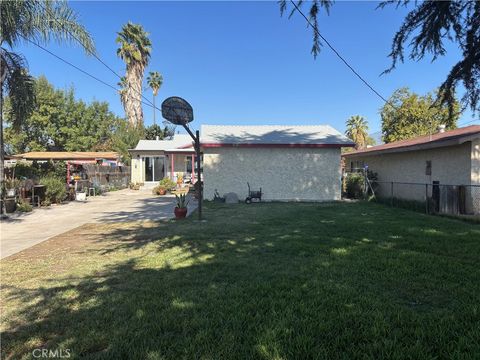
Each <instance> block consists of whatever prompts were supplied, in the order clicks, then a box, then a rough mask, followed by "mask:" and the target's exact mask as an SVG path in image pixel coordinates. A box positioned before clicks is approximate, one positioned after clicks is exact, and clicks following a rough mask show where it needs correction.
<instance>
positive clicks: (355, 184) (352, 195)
mask: <svg viewBox="0 0 480 360" xmlns="http://www.w3.org/2000/svg"><path fill="white" fill-rule="evenodd" d="M364 187H365V178H364V176H363V174H362V173H352V174H349V175H348V176H347V177H346V178H345V194H346V196H347V197H348V198H349V199H360V198H363V189H364Z"/></svg>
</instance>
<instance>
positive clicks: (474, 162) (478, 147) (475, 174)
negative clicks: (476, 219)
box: [470, 139, 480, 214]
mask: <svg viewBox="0 0 480 360" xmlns="http://www.w3.org/2000/svg"><path fill="white" fill-rule="evenodd" d="M471 167H472V174H471V184H472V185H478V187H475V186H472V188H471V189H470V198H471V204H470V207H471V208H472V210H473V212H474V213H475V214H480V139H475V140H473V141H472V152H471Z"/></svg>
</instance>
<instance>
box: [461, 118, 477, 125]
mask: <svg viewBox="0 0 480 360" xmlns="http://www.w3.org/2000/svg"><path fill="white" fill-rule="evenodd" d="M477 121H480V119H475V120H470V121H466V122H462V123H460V124H458V125H459V126H463V125H467V124H470V123H473V122H477Z"/></svg>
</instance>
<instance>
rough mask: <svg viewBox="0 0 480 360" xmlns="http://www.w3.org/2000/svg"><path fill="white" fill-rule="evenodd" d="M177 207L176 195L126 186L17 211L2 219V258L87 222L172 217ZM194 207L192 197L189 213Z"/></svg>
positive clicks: (0, 253) (0, 250) (0, 256)
mask: <svg viewBox="0 0 480 360" xmlns="http://www.w3.org/2000/svg"><path fill="white" fill-rule="evenodd" d="M174 207H175V197H174V196H173V195H167V196H154V195H152V193H151V189H145V190H139V191H135V190H130V189H125V190H120V191H115V192H110V193H107V194H106V195H102V196H96V197H92V198H89V200H88V201H86V202H76V201H72V202H69V203H67V204H64V205H52V206H50V207H48V208H41V209H35V210H34V211H33V212H31V213H23V214H22V213H15V214H12V216H11V217H10V219H8V220H4V221H2V223H1V231H0V234H1V246H0V258H5V257H7V256H10V255H12V254H15V253H17V252H19V251H22V250H24V249H27V248H29V247H31V246H33V245H35V244H38V243H40V242H42V241H45V240H47V239H49V238H51V237H53V236H57V235H60V234H63V233H64V232H66V231H69V230H72V229H74V228H76V227H78V226H81V225H83V224H86V223H111V222H120V221H142V220H143V221H145V220H163V219H170V218H173V217H174V215H173V209H174ZM195 207H196V202H194V201H193V199H192V201H190V204H189V213H191V212H192V211H193V210H194V209H195Z"/></svg>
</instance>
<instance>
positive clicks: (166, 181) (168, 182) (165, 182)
mask: <svg viewBox="0 0 480 360" xmlns="http://www.w3.org/2000/svg"><path fill="white" fill-rule="evenodd" d="M158 186H159V187H163V188H165V189H167V190H171V189H173V188H174V187H175V186H177V183H176V182H175V181H173V180H172V179H170V178H168V177H165V178H163V179H162V180H160V182H159V183H158Z"/></svg>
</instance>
